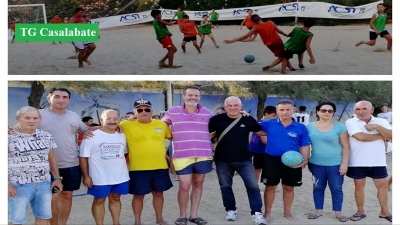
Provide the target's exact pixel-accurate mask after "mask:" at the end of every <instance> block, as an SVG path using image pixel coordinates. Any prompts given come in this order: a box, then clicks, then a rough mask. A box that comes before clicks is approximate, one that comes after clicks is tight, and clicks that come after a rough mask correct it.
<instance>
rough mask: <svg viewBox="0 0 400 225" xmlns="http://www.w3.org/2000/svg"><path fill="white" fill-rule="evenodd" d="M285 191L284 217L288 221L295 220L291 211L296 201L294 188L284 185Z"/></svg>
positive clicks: (283, 194)
mask: <svg viewBox="0 0 400 225" xmlns="http://www.w3.org/2000/svg"><path fill="white" fill-rule="evenodd" d="M282 189H283V193H282V196H283V216H284V217H286V218H287V219H288V220H294V217H293V215H292V213H291V212H290V209H291V208H292V204H293V200H294V187H292V186H287V185H284V184H282Z"/></svg>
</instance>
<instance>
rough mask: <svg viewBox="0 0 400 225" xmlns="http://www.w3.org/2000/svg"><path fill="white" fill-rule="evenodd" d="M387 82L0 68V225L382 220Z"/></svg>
mask: <svg viewBox="0 0 400 225" xmlns="http://www.w3.org/2000/svg"><path fill="white" fill-rule="evenodd" d="M392 100H393V99H392V82H391V81H190V80H186V81H9V82H8V222H9V224H135V225H139V224H162V225H166V224H176V225H187V224H197V225H205V224H215V225H219V224H238V225H239V224H240V225H243V224H249V225H250V224H256V225H267V224H342V223H343V222H350V223H351V222H352V221H359V220H362V221H361V222H360V223H362V224H390V223H391V222H392V203H393V201H392V109H391V108H392Z"/></svg>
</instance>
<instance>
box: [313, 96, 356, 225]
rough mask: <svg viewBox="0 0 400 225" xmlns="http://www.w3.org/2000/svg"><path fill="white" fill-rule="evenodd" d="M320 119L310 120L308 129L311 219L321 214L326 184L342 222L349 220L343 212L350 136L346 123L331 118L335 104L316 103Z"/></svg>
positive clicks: (337, 215)
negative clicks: (312, 201) (311, 192)
mask: <svg viewBox="0 0 400 225" xmlns="http://www.w3.org/2000/svg"><path fill="white" fill-rule="evenodd" d="M316 111H317V119H318V120H317V121H316V122H312V123H309V124H308V125H307V129H308V132H309V136H310V139H311V149H312V150H311V157H310V159H309V163H308V168H309V170H310V172H311V173H312V176H313V198H314V205H315V212H314V213H310V214H309V215H308V217H307V218H308V219H317V218H318V217H320V216H322V209H323V206H324V196H325V188H326V185H327V184H328V185H329V189H330V190H331V194H332V205H333V211H334V212H335V216H336V218H337V219H338V220H340V221H341V222H346V221H348V220H349V218H348V217H346V216H343V215H342V212H341V211H342V204H343V191H342V185H343V180H344V175H345V174H346V172H347V163H348V160H349V151H350V147H349V146H350V144H349V135H348V133H347V129H346V126H345V125H344V124H342V123H339V122H335V121H333V120H332V117H333V114H334V113H335V111H336V105H335V104H334V103H332V102H322V103H320V104H318V105H317V107H316Z"/></svg>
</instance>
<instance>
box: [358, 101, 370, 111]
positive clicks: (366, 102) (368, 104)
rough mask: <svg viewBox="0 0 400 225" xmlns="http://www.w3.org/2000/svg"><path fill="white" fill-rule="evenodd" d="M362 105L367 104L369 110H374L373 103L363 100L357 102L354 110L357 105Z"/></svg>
mask: <svg viewBox="0 0 400 225" xmlns="http://www.w3.org/2000/svg"><path fill="white" fill-rule="evenodd" d="M360 103H365V104H367V107H368V108H370V109H372V108H373V106H372V103H371V102H369V101H366V100H362V101H359V102H357V103H356V104H355V105H354V110H355V109H356V105H357V104H360Z"/></svg>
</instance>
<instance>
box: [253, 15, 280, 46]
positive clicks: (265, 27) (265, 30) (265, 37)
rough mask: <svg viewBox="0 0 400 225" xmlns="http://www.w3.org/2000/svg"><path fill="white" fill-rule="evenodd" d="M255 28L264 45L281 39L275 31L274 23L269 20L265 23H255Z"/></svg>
mask: <svg viewBox="0 0 400 225" xmlns="http://www.w3.org/2000/svg"><path fill="white" fill-rule="evenodd" d="M255 29H256V30H257V32H258V34H259V35H260V37H261V40H262V41H263V42H264V44H265V45H271V44H272V43H276V42H278V41H282V39H281V37H280V36H279V35H278V33H277V32H276V27H275V25H274V24H273V23H272V22H271V21H270V20H268V21H267V22H265V23H261V24H256V25H255Z"/></svg>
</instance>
